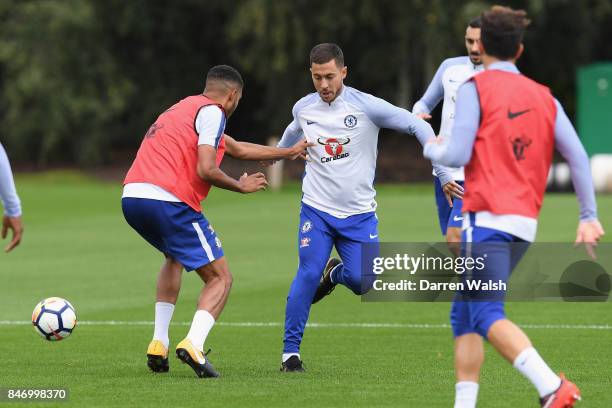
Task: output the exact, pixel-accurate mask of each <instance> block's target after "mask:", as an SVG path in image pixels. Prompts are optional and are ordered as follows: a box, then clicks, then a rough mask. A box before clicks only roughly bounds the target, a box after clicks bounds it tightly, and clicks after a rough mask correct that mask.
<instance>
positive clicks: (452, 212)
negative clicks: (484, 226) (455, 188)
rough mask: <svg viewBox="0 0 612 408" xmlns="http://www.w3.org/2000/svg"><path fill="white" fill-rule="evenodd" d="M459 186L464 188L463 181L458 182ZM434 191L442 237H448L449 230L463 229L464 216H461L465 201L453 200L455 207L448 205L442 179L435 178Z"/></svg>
mask: <svg viewBox="0 0 612 408" xmlns="http://www.w3.org/2000/svg"><path fill="white" fill-rule="evenodd" d="M456 183H457V184H459V185H460V186H463V181H456ZM434 191H435V196H436V206H437V207H438V222H440V230H441V231H442V235H446V230H447V229H448V228H461V226H462V224H463V215H462V214H461V211H462V208H463V200H460V199H458V198H453V206H452V207H451V206H450V205H448V201H447V200H446V195H445V194H444V190H442V184H440V179H439V178H438V177H434Z"/></svg>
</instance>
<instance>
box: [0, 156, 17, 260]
mask: <svg viewBox="0 0 612 408" xmlns="http://www.w3.org/2000/svg"><path fill="white" fill-rule="evenodd" d="M0 201H2V204H3V206H4V216H3V217H2V233H1V234H0V236H1V237H2V239H5V238H6V237H7V235H8V232H9V230H10V231H12V238H11V242H10V243H9V244H8V245H7V246H6V247H5V248H4V251H5V252H10V251H12V250H13V249H14V248H15V247H16V246H17V245H19V243H20V242H21V237H22V235H23V224H22V223H21V202H20V201H19V197H18V196H17V191H16V190H15V182H14V180H13V172H12V171H11V165H10V163H9V159H8V156H7V155H6V152H5V151H4V147H2V144H0Z"/></svg>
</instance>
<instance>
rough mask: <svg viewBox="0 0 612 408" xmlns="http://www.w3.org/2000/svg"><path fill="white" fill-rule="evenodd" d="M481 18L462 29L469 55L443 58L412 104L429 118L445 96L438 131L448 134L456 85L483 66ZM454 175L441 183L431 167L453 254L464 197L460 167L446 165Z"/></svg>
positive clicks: (444, 232)
mask: <svg viewBox="0 0 612 408" xmlns="http://www.w3.org/2000/svg"><path fill="white" fill-rule="evenodd" d="M480 27H481V21H480V18H475V19H473V20H472V21H470V22H469V24H468V26H467V28H466V30H465V47H466V49H467V52H468V55H467V56H462V57H454V58H448V59H445V60H444V61H443V62H442V64H441V65H440V67H439V68H438V70H437V71H436V74H435V75H434V77H433V79H432V81H431V83H430V84H429V86H428V87H427V90H426V91H425V94H424V95H423V97H422V98H421V99H420V100H418V101H417V102H416V103H415V104H414V107H413V108H412V113H414V114H415V115H417V116H418V117H420V118H422V119H425V120H428V119H431V115H430V113H431V111H432V110H434V108H435V107H436V105H437V104H438V103H439V102H440V100H442V98H444V101H443V104H442V120H441V122H440V135H442V136H444V137H447V138H448V137H450V135H451V129H452V128H453V121H454V119H455V101H456V98H457V89H458V88H459V86H460V85H461V84H462V83H464V82H465V81H466V80H468V79H470V78H471V77H472V76H473V75H474V74H476V73H478V72H480V71H482V70H483V69H484V67H483V65H482V56H481V53H480V47H479V43H480ZM447 170H448V171H449V172H450V173H451V175H452V176H453V180H454V182H448V183H446V184H443V183H441V182H440V178H439V177H437V175H436V172H435V171H434V174H433V175H434V191H435V198H436V206H437V207H438V221H439V222H440V229H441V230H442V235H444V236H446V241H447V242H448V244H449V247H450V248H451V250H453V252H454V253H455V254H458V253H459V250H460V248H459V247H460V244H459V242H460V241H461V224H462V222H463V215H462V211H461V207H462V204H463V201H462V200H461V197H462V195H463V179H464V174H463V167H456V168H447Z"/></svg>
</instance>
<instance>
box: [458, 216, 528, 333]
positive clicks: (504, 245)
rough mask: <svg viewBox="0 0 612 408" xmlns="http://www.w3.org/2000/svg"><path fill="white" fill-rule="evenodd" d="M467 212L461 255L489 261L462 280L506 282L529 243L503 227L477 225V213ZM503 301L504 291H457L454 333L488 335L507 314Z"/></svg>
mask: <svg viewBox="0 0 612 408" xmlns="http://www.w3.org/2000/svg"><path fill="white" fill-rule="evenodd" d="M466 216H467V217H468V219H467V222H466V224H467V228H466V229H464V230H463V231H462V234H461V237H462V239H461V241H462V244H461V245H462V248H461V255H462V256H464V257H466V256H467V257H471V258H474V259H476V258H482V259H486V261H485V262H484V265H485V266H484V268H482V269H481V270H476V269H474V270H471V271H468V272H466V273H464V274H463V275H462V281H463V282H466V280H468V279H472V280H476V281H481V282H487V281H493V282H497V281H501V282H504V283H506V284H507V283H508V280H509V279H510V275H511V274H512V271H513V270H514V268H515V267H516V265H517V264H518V263H519V262H520V260H521V259H522V258H523V255H524V254H525V252H526V251H527V249H528V248H529V245H530V243H529V242H527V241H525V240H523V239H521V238H519V237H516V236H514V235H512V234H509V233H507V232H504V231H499V230H496V229H493V228H486V227H479V226H477V225H476V217H475V214H474V213H468V214H467V215H466ZM466 286H467V285H466ZM504 304H505V291H485V290H481V291H474V290H473V291H469V290H465V291H459V292H457V294H456V296H455V299H454V300H453V305H452V307H451V313H450V320H451V326H452V328H453V335H454V336H455V337H458V336H462V335H464V334H469V333H478V334H480V335H481V336H482V337H484V338H486V337H487V335H488V333H489V329H490V328H491V326H492V325H493V323H495V322H496V321H498V320H502V319H505V318H506V312H505V307H504Z"/></svg>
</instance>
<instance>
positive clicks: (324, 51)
mask: <svg viewBox="0 0 612 408" xmlns="http://www.w3.org/2000/svg"><path fill="white" fill-rule="evenodd" d="M331 60H334V61H335V62H336V65H337V66H339V67H343V66H344V54H343V53H342V50H341V49H340V47H339V46H338V45H337V44H333V43H322V44H317V45H315V46H314V47H313V48H312V50H310V65H312V64H325V63H328V62H329V61H331Z"/></svg>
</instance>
